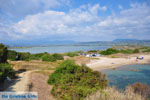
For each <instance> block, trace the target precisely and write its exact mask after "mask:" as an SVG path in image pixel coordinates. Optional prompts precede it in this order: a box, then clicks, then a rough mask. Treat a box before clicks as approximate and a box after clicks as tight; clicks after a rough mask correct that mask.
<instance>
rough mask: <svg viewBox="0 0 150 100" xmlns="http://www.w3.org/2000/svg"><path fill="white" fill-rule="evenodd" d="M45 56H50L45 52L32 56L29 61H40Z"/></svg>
mask: <svg viewBox="0 0 150 100" xmlns="http://www.w3.org/2000/svg"><path fill="white" fill-rule="evenodd" d="M45 54H48V53H47V52H45V53H37V54H30V56H29V60H40V59H41V58H42V56H43V55H45Z"/></svg>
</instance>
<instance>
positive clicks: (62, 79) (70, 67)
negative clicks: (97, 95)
mask: <svg viewBox="0 0 150 100" xmlns="http://www.w3.org/2000/svg"><path fill="white" fill-rule="evenodd" d="M105 77H106V76H105V75H102V74H101V73H100V72H98V71H93V70H91V69H90V68H88V67H86V66H85V65H82V66H79V65H76V64H75V63H74V61H72V60H66V61H64V62H62V63H61V64H60V65H59V66H58V67H57V68H56V70H55V72H54V73H52V74H51V75H50V76H49V80H48V83H49V84H52V85H53V89H52V91H51V93H52V94H53V95H54V96H55V97H56V98H57V99H61V100H83V99H84V98H85V97H86V96H87V95H88V94H91V93H93V92H96V91H97V90H98V89H103V88H105V87H106V86H107V80H106V78H105Z"/></svg>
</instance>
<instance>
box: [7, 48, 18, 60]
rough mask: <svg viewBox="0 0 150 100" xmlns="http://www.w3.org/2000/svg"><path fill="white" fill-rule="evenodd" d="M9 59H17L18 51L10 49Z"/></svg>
mask: <svg viewBox="0 0 150 100" xmlns="http://www.w3.org/2000/svg"><path fill="white" fill-rule="evenodd" d="M7 57H8V59H9V60H12V61H15V60H16V59H17V52H16V51H13V50H8V56H7Z"/></svg>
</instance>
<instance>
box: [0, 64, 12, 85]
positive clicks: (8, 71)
mask: <svg viewBox="0 0 150 100" xmlns="http://www.w3.org/2000/svg"><path fill="white" fill-rule="evenodd" d="M7 76H8V77H10V78H13V77H14V76H15V72H14V70H13V69H12V67H11V66H10V65H9V64H0V83H2V82H3V81H4V80H5V79H6V77H7Z"/></svg>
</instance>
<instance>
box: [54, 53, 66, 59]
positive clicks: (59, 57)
mask: <svg viewBox="0 0 150 100" xmlns="http://www.w3.org/2000/svg"><path fill="white" fill-rule="evenodd" d="M52 56H53V57H54V59H56V60H64V57H63V56H62V55H61V54H58V53H54V54H52Z"/></svg>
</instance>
